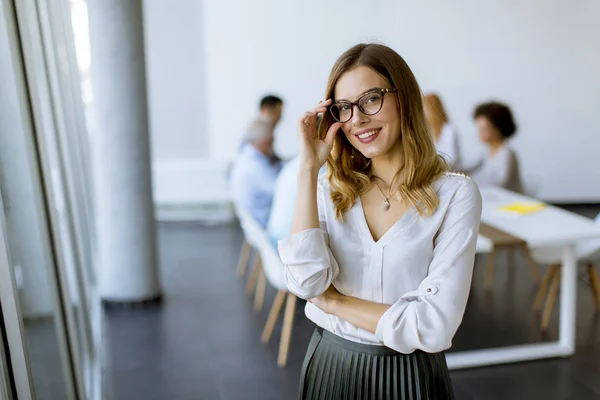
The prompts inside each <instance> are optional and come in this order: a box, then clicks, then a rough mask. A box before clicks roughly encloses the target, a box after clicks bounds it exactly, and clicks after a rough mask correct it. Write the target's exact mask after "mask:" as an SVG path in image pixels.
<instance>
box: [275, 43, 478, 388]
mask: <svg viewBox="0 0 600 400" xmlns="http://www.w3.org/2000/svg"><path fill="white" fill-rule="evenodd" d="M325 99H326V100H324V101H321V102H319V104H318V105H316V106H315V108H313V109H311V110H309V111H307V112H306V113H305V114H304V115H303V116H302V117H301V118H300V120H299V131H300V147H299V149H300V150H299V155H298V158H299V171H298V174H297V176H298V192H297V199H296V211H295V215H294V221H293V226H292V234H291V236H290V237H288V238H286V239H283V240H281V241H280V242H279V254H280V256H281V259H282V261H283V264H284V272H285V279H286V284H287V286H288V288H289V290H290V291H291V292H292V293H294V294H296V295H297V296H298V297H300V298H303V299H307V300H308V303H307V305H306V308H305V312H306V315H307V317H308V318H309V319H311V320H312V321H313V322H315V323H316V324H317V326H318V328H317V329H316V330H315V332H314V333H313V336H312V338H311V341H310V344H309V346H308V350H307V353H306V358H305V360H304V364H303V366H302V372H301V381H300V395H299V398H300V399H311V400H315V399H355V398H359V397H360V398H362V396H364V393H367V392H368V393H370V395H369V396H370V398H371V397H372V398H374V399H383V398H391V399H417V398H422V399H453V398H454V393H453V389H452V382H451V380H450V374H449V372H448V367H447V365H446V359H445V355H444V351H445V350H446V349H448V348H449V347H450V346H451V343H452V338H453V336H454V334H455V333H456V331H457V329H458V327H459V325H460V323H461V321H462V318H463V314H464V311H465V307H466V303H467V298H468V295H469V289H470V286H471V276H472V272H473V262H474V258H475V248H476V242H477V232H478V230H479V222H480V217H481V195H480V193H479V190H478V188H477V185H476V184H475V183H474V182H473V181H472V180H471V179H470V178H468V177H465V176H463V175H460V174H454V173H450V172H448V165H447V163H446V162H445V160H444V159H443V158H442V157H440V156H439V155H438V154H437V152H436V149H435V145H434V143H433V140H432V138H431V135H430V134H429V130H428V127H427V123H426V121H425V115H424V111H423V103H422V98H421V91H420V89H419V85H418V83H417V81H416V79H415V77H414V75H413V73H412V71H411V70H410V68H409V67H408V65H407V64H406V62H405V61H404V60H403V59H402V57H401V56H400V55H398V54H397V53H396V52H395V51H393V50H392V49H390V48H388V47H386V46H383V45H379V44H359V45H356V46H354V47H352V48H351V49H349V50H348V51H346V52H345V53H344V54H343V55H342V56H341V57H340V58H339V59H338V60H337V61H336V63H335V64H334V66H333V68H332V70H331V74H330V76H329V80H328V83H327V88H326V91H325ZM319 114H322V116H323V117H322V118H323V120H322V122H321V124H320V125H319V127H318V129H317V125H316V118H317V115H319ZM325 163H327V173H326V175H325V178H324V179H319V178H318V175H319V170H320V169H321V166H322V165H324V164H325ZM326 393H328V394H326ZM359 393H362V395H360V394H359Z"/></svg>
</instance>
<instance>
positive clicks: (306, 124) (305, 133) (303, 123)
mask: <svg viewBox="0 0 600 400" xmlns="http://www.w3.org/2000/svg"><path fill="white" fill-rule="evenodd" d="M330 104H331V99H327V100H325V101H320V102H319V104H318V105H317V107H315V108H313V109H312V110H310V111H307V112H305V113H304V115H302V118H300V121H299V130H300V149H299V150H300V151H299V161H300V168H301V169H303V170H305V171H308V172H311V173H315V174H317V173H318V172H319V169H320V168H321V167H322V166H323V164H325V161H327V157H329V153H331V148H332V146H333V138H334V137H335V135H336V133H337V132H338V131H339V129H340V128H341V127H342V124H341V123H339V122H335V123H334V124H332V125H331V126H330V127H329V130H328V131H327V135H326V136H325V139H319V136H318V134H317V115H318V114H320V113H324V112H327V106H329V105H330Z"/></svg>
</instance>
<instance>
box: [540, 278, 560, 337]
mask: <svg viewBox="0 0 600 400" xmlns="http://www.w3.org/2000/svg"><path fill="white" fill-rule="evenodd" d="M559 284H560V268H557V270H556V272H554V274H553V276H552V283H551V284H550V292H549V293H548V297H547V298H546V305H545V306H544V313H543V314H542V323H541V325H540V329H541V330H542V332H545V331H546V329H548V325H549V324H550V317H551V316H552V309H553V307H554V301H555V300H556V294H557V293H558V286H559Z"/></svg>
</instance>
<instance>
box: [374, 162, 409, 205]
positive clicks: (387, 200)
mask: <svg viewBox="0 0 600 400" xmlns="http://www.w3.org/2000/svg"><path fill="white" fill-rule="evenodd" d="M400 171H402V168H400V169H399V170H398V172H396V174H395V175H394V177H393V178H392V181H391V182H390V186H389V188H388V195H387V196H386V195H385V192H384V191H383V189H382V188H381V186H379V183H377V179H379V180H381V181H382V182H384V183H385V181H384V180H383V179H381V178H380V177H378V176H377V175H371V177H372V178H375V180H373V182H374V183H375V186H377V189H379V191H380V192H381V194H382V195H383V197H384V199H385V200H384V201H383V211H387V210H389V209H390V205H391V203H390V198H391V197H392V193H391V189H392V187H393V186H394V181H395V180H396V177H397V176H398V174H399V173H400ZM397 190H398V189H396V190H395V191H394V193H396V191H397Z"/></svg>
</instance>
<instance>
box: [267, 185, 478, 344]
mask: <svg viewBox="0 0 600 400" xmlns="http://www.w3.org/2000/svg"><path fill="white" fill-rule="evenodd" d="M433 186H434V188H435V190H436V192H437V193H438V196H439V198H440V204H439V207H438V209H437V211H436V212H435V213H434V214H433V215H432V216H430V217H426V218H423V217H420V216H419V214H418V212H417V210H416V209H415V208H414V207H412V208H410V209H409V210H408V211H407V212H406V213H405V214H404V215H403V216H402V217H401V218H400V219H399V220H398V221H397V222H396V223H395V224H394V225H393V226H392V227H391V228H390V229H389V230H388V231H387V232H386V233H385V234H384V235H383V236H382V237H381V238H380V239H379V240H378V241H374V240H373V237H372V235H371V233H370V231H369V227H368V225H367V222H366V219H365V215H364V213H363V209H362V204H361V201H360V198H358V199H357V201H356V203H355V204H354V206H353V207H352V208H351V209H350V210H349V211H348V212H347V213H346V214H345V215H344V221H339V220H336V219H335V210H334V206H333V202H332V201H331V199H330V196H329V190H330V189H329V183H328V182H327V180H326V179H322V180H320V181H319V185H318V191H317V192H318V205H319V220H320V226H321V227H320V228H317V229H308V230H305V231H302V232H298V233H296V234H294V235H292V236H291V237H289V238H287V239H284V240H281V241H280V242H279V253H280V256H281V260H282V261H283V263H284V265H285V279H286V283H287V286H288V288H289V290H290V291H291V292H292V293H294V294H296V295H297V296H298V297H300V298H303V299H311V298H313V297H316V296H318V295H320V294H322V293H323V292H324V291H325V290H326V289H327V288H328V287H329V285H331V284H333V285H334V287H335V288H336V289H337V290H338V291H339V292H340V293H341V294H343V295H347V296H353V297H357V298H360V299H363V300H368V301H372V302H376V303H381V304H388V305H390V306H391V307H390V308H389V309H388V310H387V311H386V312H385V313H384V314H383V316H382V317H381V319H380V320H379V324H378V326H377V331H376V333H375V334H373V333H371V332H369V331H366V330H363V329H360V328H357V327H355V326H353V325H352V324H350V323H348V322H347V321H344V320H342V319H340V318H338V317H336V316H334V315H330V314H325V313H324V312H323V311H321V310H320V309H319V308H317V307H316V306H315V305H313V304H312V303H307V304H306V308H305V312H306V316H307V317H308V318H309V319H311V320H312V321H313V322H314V323H316V324H317V325H319V326H320V327H322V328H323V329H326V330H328V331H330V332H332V333H334V334H336V335H338V336H341V337H343V338H346V339H348V340H352V341H355V342H359V343H367V344H373V345H385V346H387V347H390V348H392V349H395V350H397V351H399V352H401V353H406V354H408V353H412V352H413V351H415V350H416V349H420V350H423V351H425V352H429V353H435V352H439V351H443V350H445V349H447V348H449V347H450V345H451V341H452V337H453V336H454V334H455V333H456V330H457V329H458V326H459V325H460V322H461V320H462V317H463V314H464V311H465V307H466V303H467V298H468V295H469V290H470V287H471V275H472V272H473V263H474V258H475V246H476V242H477V234H478V231H479V221H480V218H481V194H480V193H479V189H478V187H477V185H476V184H475V183H474V182H473V181H472V180H471V179H470V178H467V177H465V176H463V175H458V174H453V173H447V174H445V175H444V176H443V177H441V178H440V179H438V180H437V181H436V182H435V183H434V185H433Z"/></svg>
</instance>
